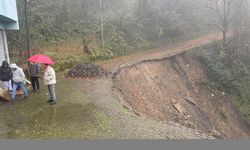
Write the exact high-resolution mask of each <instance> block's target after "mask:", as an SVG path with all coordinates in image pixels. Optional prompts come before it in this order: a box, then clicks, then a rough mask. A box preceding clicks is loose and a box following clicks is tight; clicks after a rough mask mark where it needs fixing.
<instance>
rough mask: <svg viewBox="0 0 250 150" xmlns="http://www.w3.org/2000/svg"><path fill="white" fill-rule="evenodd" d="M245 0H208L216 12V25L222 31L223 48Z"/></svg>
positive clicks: (210, 6)
mask: <svg viewBox="0 0 250 150" xmlns="http://www.w3.org/2000/svg"><path fill="white" fill-rule="evenodd" d="M243 1H244V0H208V8H209V9H210V10H211V11H212V13H213V14H215V16H214V17H215V22H214V25H215V26H216V28H217V29H219V30H220V31H221V32H222V35H223V43H222V47H223V49H224V48H225V47H226V44H227V34H228V31H229V27H230V24H231V23H232V21H233V20H234V19H235V17H236V15H237V13H238V12H239V11H240V9H241V7H242V4H243Z"/></svg>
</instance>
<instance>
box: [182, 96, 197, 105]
mask: <svg viewBox="0 0 250 150" xmlns="http://www.w3.org/2000/svg"><path fill="white" fill-rule="evenodd" d="M184 99H185V100H187V101H188V102H190V103H191V104H193V105H196V101H195V100H194V99H193V98H192V97H189V96H185V97H184Z"/></svg>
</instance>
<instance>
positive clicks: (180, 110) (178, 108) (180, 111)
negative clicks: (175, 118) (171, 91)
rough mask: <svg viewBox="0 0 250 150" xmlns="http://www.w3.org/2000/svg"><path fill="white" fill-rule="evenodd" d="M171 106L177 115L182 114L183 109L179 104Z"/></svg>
mask: <svg viewBox="0 0 250 150" xmlns="http://www.w3.org/2000/svg"><path fill="white" fill-rule="evenodd" d="M173 105H174V108H175V109H176V110H177V111H178V112H179V113H181V114H182V115H183V114H184V112H185V109H184V108H183V107H182V106H181V105H180V104H178V103H176V104H173Z"/></svg>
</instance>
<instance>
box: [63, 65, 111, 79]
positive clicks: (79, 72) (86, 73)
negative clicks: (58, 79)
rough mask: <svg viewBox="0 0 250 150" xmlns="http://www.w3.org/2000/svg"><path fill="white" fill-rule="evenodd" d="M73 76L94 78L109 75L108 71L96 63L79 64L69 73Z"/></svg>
mask: <svg viewBox="0 0 250 150" xmlns="http://www.w3.org/2000/svg"><path fill="white" fill-rule="evenodd" d="M66 76H69V77H73V78H85V77H86V78H89V77H90V78H93V77H107V76H108V72H107V71H106V70H104V69H102V68H101V67H100V66H98V65H94V64H77V65H76V66H75V67H73V68H72V69H71V70H69V71H68V73H67V75H66Z"/></svg>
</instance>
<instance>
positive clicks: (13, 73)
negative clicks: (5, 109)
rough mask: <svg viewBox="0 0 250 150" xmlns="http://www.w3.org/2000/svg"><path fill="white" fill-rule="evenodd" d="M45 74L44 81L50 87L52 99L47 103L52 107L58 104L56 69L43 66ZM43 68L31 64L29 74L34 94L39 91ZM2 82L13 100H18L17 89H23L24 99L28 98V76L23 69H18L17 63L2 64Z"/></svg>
mask: <svg viewBox="0 0 250 150" xmlns="http://www.w3.org/2000/svg"><path fill="white" fill-rule="evenodd" d="M43 69H44V74H43V80H44V84H45V85H46V86H47V87H48V92H49V95H50V98H49V100H48V101H47V102H49V103H50V104H51V105H54V104H56V92H55V85H56V75H55V71H54V69H53V68H52V67H51V66H50V65H49V64H43ZM40 70H41V66H40V65H39V64H35V63H29V65H28V74H29V76H30V80H31V84H32V88H33V91H34V92H37V91H39V89H40V85H39V80H38V79H39V76H40ZM0 80H1V81H2V83H3V88H4V90H6V91H10V92H11V100H12V101H13V100H15V98H16V90H17V88H21V89H22V91H23V93H24V99H25V98H27V97H28V90H27V89H26V87H25V82H26V76H25V74H24V71H23V69H22V68H20V67H18V66H17V65H16V64H15V63H13V64H11V65H9V64H8V62H7V61H3V62H2V66H1V67H0Z"/></svg>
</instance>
